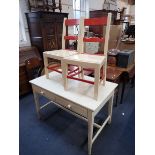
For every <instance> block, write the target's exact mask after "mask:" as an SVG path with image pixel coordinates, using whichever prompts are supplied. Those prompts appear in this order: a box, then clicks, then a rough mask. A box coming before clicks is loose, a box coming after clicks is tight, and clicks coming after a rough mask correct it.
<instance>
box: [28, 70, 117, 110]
mask: <svg viewBox="0 0 155 155" xmlns="http://www.w3.org/2000/svg"><path fill="white" fill-rule="evenodd" d="M85 79H87V80H94V78H92V77H88V76H85ZM30 83H31V84H34V85H36V86H39V87H41V88H43V89H45V90H48V91H50V92H51V93H54V94H56V95H58V96H60V97H63V98H65V99H67V100H69V101H71V102H74V103H75V104H77V105H80V106H82V107H84V108H87V109H89V110H91V111H95V110H97V109H98V108H99V107H100V106H101V105H102V106H103V104H105V103H106V101H107V98H108V97H109V96H110V95H111V94H112V93H113V91H114V90H115V88H116V87H117V85H118V84H116V83H112V82H108V81H106V83H105V86H103V85H100V88H99V96H98V100H97V101H96V100H95V99H94V98H93V96H94V85H91V84H88V83H84V82H80V81H76V80H71V79H68V90H64V87H63V84H62V83H63V81H62V75H61V74H59V73H56V72H51V73H50V74H49V79H46V77H45V75H44V76H41V77H39V78H36V79H33V80H31V81H30Z"/></svg>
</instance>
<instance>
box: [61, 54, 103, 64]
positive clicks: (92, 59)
mask: <svg viewBox="0 0 155 155" xmlns="http://www.w3.org/2000/svg"><path fill="white" fill-rule="evenodd" d="M64 60H74V61H77V62H79V61H80V62H88V63H94V64H102V63H103V62H104V61H105V56H99V55H91V54H86V53H85V54H78V55H71V56H69V57H66V58H64Z"/></svg>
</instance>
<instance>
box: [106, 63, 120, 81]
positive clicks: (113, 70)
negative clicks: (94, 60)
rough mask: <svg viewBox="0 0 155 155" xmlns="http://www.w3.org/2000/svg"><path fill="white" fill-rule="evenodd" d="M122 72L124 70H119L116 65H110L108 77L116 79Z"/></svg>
mask: <svg viewBox="0 0 155 155" xmlns="http://www.w3.org/2000/svg"><path fill="white" fill-rule="evenodd" d="M121 74H122V71H120V70H118V69H117V68H116V67H110V66H107V75H106V78H107V80H108V81H109V80H110V81H116V80H117V79H118V78H119V77H120V75H121Z"/></svg>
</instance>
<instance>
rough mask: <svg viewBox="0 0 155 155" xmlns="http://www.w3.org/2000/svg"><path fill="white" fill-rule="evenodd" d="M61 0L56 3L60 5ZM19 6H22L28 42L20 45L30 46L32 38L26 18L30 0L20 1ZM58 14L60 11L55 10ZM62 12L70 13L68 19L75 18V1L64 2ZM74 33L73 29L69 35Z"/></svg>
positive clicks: (65, 0) (66, 0)
mask: <svg viewBox="0 0 155 155" xmlns="http://www.w3.org/2000/svg"><path fill="white" fill-rule="evenodd" d="M50 1H51V2H52V0H49V4H50ZM58 1H59V0H56V3H58ZM19 4H20V8H21V12H22V17H23V22H24V29H25V32H26V39H27V42H23V43H20V45H19V46H20V47H22V46H30V45H31V43H30V37H29V31H28V25H27V20H26V16H25V13H27V12H29V9H28V0H19ZM55 11H56V12H60V11H59V10H58V9H57V10H55ZM62 12H63V13H69V15H68V17H69V18H74V14H73V1H72V0H62ZM72 32H73V28H70V29H69V33H72Z"/></svg>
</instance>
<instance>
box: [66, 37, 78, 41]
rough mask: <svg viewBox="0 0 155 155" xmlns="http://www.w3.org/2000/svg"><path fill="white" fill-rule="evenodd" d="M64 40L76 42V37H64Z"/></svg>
mask: <svg viewBox="0 0 155 155" xmlns="http://www.w3.org/2000/svg"><path fill="white" fill-rule="evenodd" d="M64 39H66V40H78V36H64Z"/></svg>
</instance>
